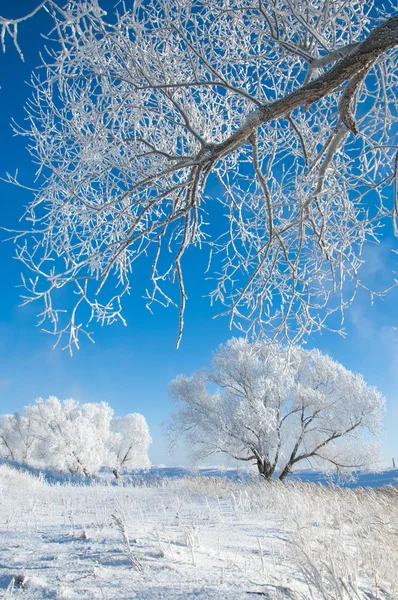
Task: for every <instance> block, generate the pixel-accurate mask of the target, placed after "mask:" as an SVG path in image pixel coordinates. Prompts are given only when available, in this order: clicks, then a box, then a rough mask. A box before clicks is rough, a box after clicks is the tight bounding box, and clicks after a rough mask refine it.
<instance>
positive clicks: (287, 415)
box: [170, 338, 385, 479]
mask: <svg viewBox="0 0 398 600" xmlns="http://www.w3.org/2000/svg"><path fill="white" fill-rule="evenodd" d="M170 395H171V397H172V398H173V399H174V400H175V401H176V405H177V407H176V410H175V412H174V414H173V417H172V420H171V423H170V435H171V439H172V441H173V442H174V443H176V442H178V441H179V440H181V439H184V438H185V440H186V442H187V443H188V445H190V446H191V447H192V448H193V450H194V453H195V456H196V458H197V459H201V458H204V457H207V456H209V455H211V454H214V453H223V454H227V455H229V456H231V457H233V458H235V459H237V460H243V461H250V462H253V463H255V464H256V465H257V467H258V471H259V472H260V473H261V475H263V476H264V477H265V478H267V479H270V478H271V477H272V476H273V475H274V474H275V473H278V474H279V478H280V479H284V478H285V477H286V475H287V474H288V473H289V472H291V471H292V470H293V469H294V468H295V467H296V465H298V464H300V466H303V465H312V466H316V467H318V468H321V469H330V468H337V469H339V470H341V471H353V470H355V469H361V468H364V467H368V466H369V465H371V464H373V463H375V462H376V461H377V458H378V457H377V441H378V440H377V436H378V433H379V432H380V427H381V421H382V417H383V413H384V410H385V401H384V399H383V397H382V395H381V394H380V393H379V392H378V391H377V390H376V389H375V388H374V387H371V386H369V385H367V384H366V383H365V381H364V380H363V378H362V376H361V375H358V374H355V373H352V372H351V371H348V370H347V369H345V368H344V367H343V366H342V365H341V364H339V363H337V362H335V361H334V360H332V359H331V358H330V357H329V356H326V355H323V354H322V353H321V352H320V351H318V350H310V351H308V350H303V349H302V348H299V347H289V348H285V347H283V346H282V345H280V344H266V343H264V342H255V343H252V344H250V343H249V342H247V341H246V340H244V339H242V338H239V339H236V338H233V339H231V340H230V341H229V342H227V344H225V345H224V346H221V347H220V348H219V349H218V350H217V352H216V353H215V355H214V358H213V366H212V368H211V369H209V370H202V371H199V372H197V373H195V374H194V375H193V376H191V377H187V376H184V375H180V376H178V377H177V378H176V379H174V380H173V381H172V383H171V385H170Z"/></svg>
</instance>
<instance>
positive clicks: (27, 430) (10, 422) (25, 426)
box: [0, 412, 36, 462]
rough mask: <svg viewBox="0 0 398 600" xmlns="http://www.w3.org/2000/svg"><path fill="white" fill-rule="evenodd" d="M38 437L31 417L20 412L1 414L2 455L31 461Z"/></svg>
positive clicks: (12, 458) (0, 450)
mask: <svg viewBox="0 0 398 600" xmlns="http://www.w3.org/2000/svg"><path fill="white" fill-rule="evenodd" d="M35 441H36V437H35V434H34V428H33V426H32V423H31V421H30V419H28V418H26V417H25V416H21V415H20V414H19V413H18V412H16V413H14V414H13V415H0V457H1V458H6V459H8V460H17V461H21V462H29V460H30V458H31V456H32V455H33V453H34V446H35Z"/></svg>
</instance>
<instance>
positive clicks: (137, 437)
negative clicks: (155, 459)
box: [110, 413, 152, 477]
mask: <svg viewBox="0 0 398 600" xmlns="http://www.w3.org/2000/svg"><path fill="white" fill-rule="evenodd" d="M111 429H112V431H113V433H114V434H115V435H114V437H113V439H112V442H111V445H110V450H111V452H112V454H113V455H114V457H115V462H114V466H113V472H114V474H115V476H116V477H119V473H120V471H123V470H125V469H144V468H146V467H150V466H151V463H150V460H149V458H148V448H149V446H150V444H151V443H152V439H151V436H150V435H149V429H148V425H147V422H146V420H145V417H144V416H143V415H141V414H139V413H131V414H129V415H126V416H125V417H114V418H113V419H112V422H111Z"/></svg>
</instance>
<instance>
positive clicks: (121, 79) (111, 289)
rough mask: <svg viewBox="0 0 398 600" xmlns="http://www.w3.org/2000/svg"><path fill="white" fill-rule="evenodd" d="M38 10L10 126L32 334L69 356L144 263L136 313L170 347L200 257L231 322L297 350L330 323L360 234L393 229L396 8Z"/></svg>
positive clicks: (286, 5)
mask: <svg viewBox="0 0 398 600" xmlns="http://www.w3.org/2000/svg"><path fill="white" fill-rule="evenodd" d="M44 4H45V6H46V9H47V10H48V11H49V12H50V13H51V14H52V15H53V18H54V25H55V26H54V29H53V37H55V38H56V39H55V40H52V42H51V43H50V45H49V57H48V58H47V60H45V68H42V69H41V70H40V71H39V72H38V73H37V74H35V75H34V77H33V80H32V85H33V88H34V96H33V98H32V100H31V101H30V103H29V106H28V114H27V123H28V124H27V126H26V129H23V130H19V132H20V133H21V134H22V135H25V136H27V137H28V139H29V140H30V141H29V150H30V152H31V154H32V156H33V159H34V160H35V162H36V163H37V164H38V171H39V173H40V174H42V175H43V178H42V180H41V181H42V184H41V187H40V189H39V190H38V191H37V192H36V193H35V196H34V199H33V200H32V202H31V203H30V205H29V207H28V209H27V218H28V220H29V231H28V232H25V233H24V232H21V233H18V234H17V235H16V239H17V241H18V251H17V254H18V258H19V259H20V260H21V261H22V262H23V263H24V264H25V265H26V267H27V269H28V272H29V274H30V275H29V277H30V279H25V280H24V283H25V286H26V289H27V293H26V298H25V300H26V302H29V301H32V300H39V301H42V302H43V303H44V312H43V313H42V322H43V323H49V324H50V326H49V329H50V331H51V332H52V333H54V334H55V335H56V336H57V339H60V338H62V337H63V336H64V335H65V336H66V346H69V347H70V348H71V347H72V346H75V345H76V346H77V345H78V340H79V334H81V333H86V334H88V335H89V330H88V329H87V328H86V327H85V326H86V324H87V322H89V321H91V320H97V321H99V322H100V323H102V324H107V323H112V322H114V321H115V320H117V319H122V320H123V316H122V301H123V300H124V299H125V297H126V296H127V295H128V294H129V293H130V291H131V289H132V283H131V277H132V274H133V271H135V268H134V267H135V264H136V261H139V260H141V259H143V260H144V261H145V260H146V264H147V273H148V281H147V282H146V283H144V284H143V290H146V295H147V302H148V306H150V305H151V304H152V303H153V302H155V301H158V302H161V303H163V304H165V305H170V304H176V305H179V307H180V317H179V334H178V340H177V343H178V342H179V340H180V337H181V332H182V328H183V323H184V309H185V305H186V300H187V293H186V289H185V284H184V276H183V257H184V255H185V253H186V251H187V249H188V248H189V247H191V246H197V247H198V248H203V247H204V248H206V247H207V248H208V250H209V255H210V259H211V260H210V264H209V273H210V274H211V275H212V276H213V277H214V279H215V282H214V286H213V288H212V290H211V291H210V296H211V299H212V301H214V302H216V303H218V304H220V305H221V307H222V308H221V311H222V314H226V315H228V316H229V318H230V321H231V324H235V325H236V326H237V327H238V328H240V329H242V330H245V331H250V332H259V331H261V332H264V333H265V334H269V335H272V336H275V335H276V336H283V337H288V338H289V339H291V340H294V341H296V340H298V339H299V338H300V336H302V335H304V334H306V333H310V332H311V331H314V330H317V329H320V328H322V327H324V326H327V321H326V319H327V317H328V316H329V315H330V314H331V313H332V312H334V311H335V310H343V309H344V308H346V307H347V306H348V305H349V304H350V302H351V300H352V298H353V296H354V295H355V294H353V290H356V289H357V287H358V286H360V285H362V282H361V279H360V273H359V270H360V266H361V262H362V261H361V256H362V249H363V247H364V244H365V243H366V241H367V240H373V241H374V240H378V239H380V236H381V234H382V231H383V229H382V227H383V225H384V224H385V223H386V222H387V220H388V219H390V221H391V219H392V223H393V226H394V231H395V233H397V232H398V228H397V226H396V220H397V210H398V208H397V207H398V202H397V201H396V200H394V197H395V196H394V181H396V178H397V145H396V142H395V141H394V136H393V134H394V127H395V124H394V121H395V119H396V116H397V109H396V107H397V105H398V97H397V90H398V86H397V85H396V60H397V50H396V46H397V43H398V16H397V15H396V13H395V11H394V8H393V6H392V5H391V6H390V7H387V8H385V7H384V5H383V4H382V3H374V2H372V1H371V0H370V1H369V2H358V0H335V1H333V2H330V1H329V0H315V1H314V0H304V1H303V0H270V1H268V2H263V0H256V1H250V0H249V1H248V2H247V1H246V0H245V1H242V0H219V1H214V2H208V1H206V0H194V1H192V0H163V1H162V2H161V1H160V0H146V1H145V2H140V1H139V2H134V3H133V6H132V8H125V5H124V4H123V3H118V4H117V9H118V11H119V12H118V14H117V16H115V17H114V16H111V17H107V16H106V14H105V13H104V12H103V11H101V9H100V7H99V5H98V3H97V1H96V0H87V1H84V2H82V1H80V0H71V1H70V2H68V3H67V4H66V5H65V7H64V8H63V9H62V10H61V9H59V7H58V6H57V3H55V2H46V3H43V5H44ZM40 6H42V5H40ZM0 25H2V27H3V34H5V33H9V34H11V36H12V37H13V38H14V41H15V40H16V27H17V25H18V22H16V21H15V22H14V21H10V20H7V19H3V20H1V19H0ZM14 33H15V35H14ZM16 130H18V128H16ZM10 180H14V179H13V178H12V177H10ZM184 260H186V266H188V265H189V262H188V257H186V258H185V259H184ZM188 268H189V266H188ZM148 283H149V285H148ZM173 284H175V286H176V291H174V289H175V288H174V287H173ZM345 285H347V291H348V296H347V297H346V296H345V294H344V289H345ZM65 287H67V288H70V289H71V291H73V292H74V293H73V294H70V296H65V293H64V292H63V291H62V288H65ZM136 289H137V284H136V283H134V290H136ZM66 297H69V298H74V299H75V304H74V306H73V308H70V304H69V300H65V298H66ZM62 302H66V303H67V308H68V310H67V311H66V313H64V311H63V309H64V306H63V305H62V304H61V303H62Z"/></svg>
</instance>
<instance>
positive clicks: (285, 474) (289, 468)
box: [279, 463, 293, 481]
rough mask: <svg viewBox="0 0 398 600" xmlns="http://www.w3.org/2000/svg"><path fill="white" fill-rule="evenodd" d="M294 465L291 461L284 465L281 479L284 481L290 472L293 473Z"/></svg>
mask: <svg viewBox="0 0 398 600" xmlns="http://www.w3.org/2000/svg"><path fill="white" fill-rule="evenodd" d="M292 466H293V465H292V464H291V463H287V465H286V466H285V467H284V469H283V471H282V473H281V474H280V475H279V481H283V480H284V479H286V477H287V476H288V475H289V473H291V470H292Z"/></svg>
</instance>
